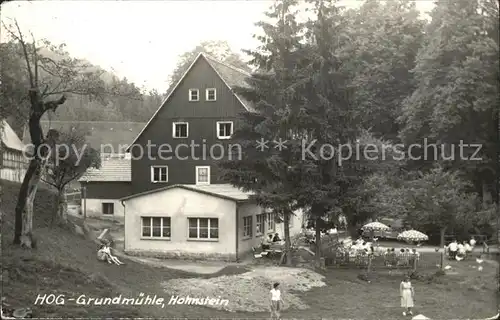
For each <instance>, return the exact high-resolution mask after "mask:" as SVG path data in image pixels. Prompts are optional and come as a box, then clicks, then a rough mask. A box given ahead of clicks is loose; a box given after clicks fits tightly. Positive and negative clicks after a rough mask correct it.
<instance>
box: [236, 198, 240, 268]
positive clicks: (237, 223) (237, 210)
mask: <svg viewBox="0 0 500 320" xmlns="http://www.w3.org/2000/svg"><path fill="white" fill-rule="evenodd" d="M239 221H240V203H239V202H238V201H236V223H235V225H236V241H235V242H236V262H239V254H238V251H239V238H238V229H239Z"/></svg>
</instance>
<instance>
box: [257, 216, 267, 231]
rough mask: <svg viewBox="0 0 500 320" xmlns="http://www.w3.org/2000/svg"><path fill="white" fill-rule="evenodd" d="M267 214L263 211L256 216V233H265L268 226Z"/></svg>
mask: <svg viewBox="0 0 500 320" xmlns="http://www.w3.org/2000/svg"><path fill="white" fill-rule="evenodd" d="M265 222H266V216H265V215H264V214H263V213H261V214H258V215H256V216H255V235H256V236H260V235H262V234H264V233H265V231H266V230H265V228H266V224H265Z"/></svg>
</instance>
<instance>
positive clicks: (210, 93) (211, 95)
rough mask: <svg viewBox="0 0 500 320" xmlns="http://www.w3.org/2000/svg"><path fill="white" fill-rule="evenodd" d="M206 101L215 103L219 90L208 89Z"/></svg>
mask: <svg viewBox="0 0 500 320" xmlns="http://www.w3.org/2000/svg"><path fill="white" fill-rule="evenodd" d="M205 99H206V100H207V101H215V100H217V90H215V88H208V89H207V90H206V91H205Z"/></svg>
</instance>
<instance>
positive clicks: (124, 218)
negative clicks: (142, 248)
mask: <svg viewBox="0 0 500 320" xmlns="http://www.w3.org/2000/svg"><path fill="white" fill-rule="evenodd" d="M120 203H121V204H122V206H123V253H125V254H126V252H125V243H127V241H126V237H127V232H126V230H127V218H126V210H125V202H123V200H120Z"/></svg>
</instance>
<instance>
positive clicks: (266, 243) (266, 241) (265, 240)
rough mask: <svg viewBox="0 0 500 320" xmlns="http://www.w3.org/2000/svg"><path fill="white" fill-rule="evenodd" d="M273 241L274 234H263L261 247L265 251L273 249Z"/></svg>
mask: <svg viewBox="0 0 500 320" xmlns="http://www.w3.org/2000/svg"><path fill="white" fill-rule="evenodd" d="M272 242H273V235H272V234H270V235H269V236H267V237H266V236H262V241H261V244H260V245H261V247H262V250H263V251H265V250H269V249H271V243H272Z"/></svg>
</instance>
